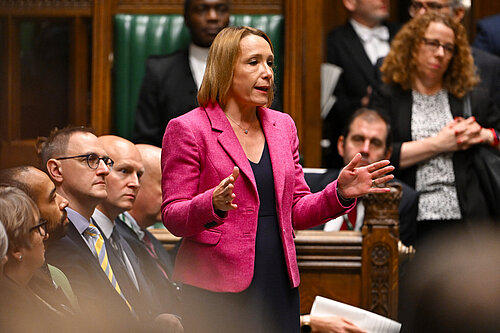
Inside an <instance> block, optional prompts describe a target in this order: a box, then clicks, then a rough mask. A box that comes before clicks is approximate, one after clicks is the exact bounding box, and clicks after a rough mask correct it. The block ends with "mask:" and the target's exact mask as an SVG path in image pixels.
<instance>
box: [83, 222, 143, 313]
mask: <svg viewBox="0 0 500 333" xmlns="http://www.w3.org/2000/svg"><path fill="white" fill-rule="evenodd" d="M85 233H86V234H87V235H89V236H90V241H91V243H92V245H93V246H94V248H95V251H96V254H97V258H98V259H99V264H100V265H101V268H102V270H103V271H104V274H106V276H107V277H108V279H109V282H111V284H112V285H113V288H115V290H116V292H117V293H118V294H119V295H120V296H121V297H122V298H123V300H124V301H125V303H127V306H128V308H129V309H130V311H132V312H133V310H132V307H131V306H130V303H129V302H128V301H127V299H126V298H125V296H124V295H123V293H122V291H121V289H120V286H119V285H118V281H116V278H115V276H114V274H113V270H112V269H111V265H110V264H109V261H108V254H107V252H106V245H105V244H104V239H103V238H102V235H101V233H100V232H99V229H97V227H96V226H95V225H93V224H90V225H89V227H88V228H87V229H86V230H85Z"/></svg>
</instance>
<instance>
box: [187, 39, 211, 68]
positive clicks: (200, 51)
mask: <svg viewBox="0 0 500 333" xmlns="http://www.w3.org/2000/svg"><path fill="white" fill-rule="evenodd" d="M208 50H209V48H208V47H201V46H198V45H195V44H193V43H191V44H189V56H190V57H193V58H194V59H196V60H198V61H200V62H204V63H206V62H207V58H208Z"/></svg>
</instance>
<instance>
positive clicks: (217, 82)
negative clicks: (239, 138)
mask: <svg viewBox="0 0 500 333" xmlns="http://www.w3.org/2000/svg"><path fill="white" fill-rule="evenodd" d="M248 35H256V36H259V37H262V38H264V39H265V40H266V42H267V43H268V44H269V46H270V47H271V51H272V52H273V53H274V49H273V44H272V43H271V40H270V39H269V37H268V36H267V35H266V34H265V33H264V32H263V31H261V30H259V29H255V28H252V27H246V26H243V27H227V28H224V29H223V30H222V31H221V32H219V33H218V34H217V37H215V40H214V42H213V43H212V46H211V47H210V51H209V52H208V58H207V67H206V69H205V75H204V76H203V81H202V83H201V87H200V91H199V92H198V103H199V104H200V105H201V106H207V105H208V104H209V103H215V102H217V103H219V105H220V106H221V107H222V108H224V107H225V105H226V102H227V93H228V91H229V88H230V87H231V84H232V82H233V75H234V67H235V65H236V61H237V59H238V57H239V56H240V55H241V50H240V42H241V40H242V39H243V38H244V37H246V36H248ZM273 97H274V81H273V82H271V88H270V89H269V92H268V102H267V105H266V106H270V105H271V103H272V101H273Z"/></svg>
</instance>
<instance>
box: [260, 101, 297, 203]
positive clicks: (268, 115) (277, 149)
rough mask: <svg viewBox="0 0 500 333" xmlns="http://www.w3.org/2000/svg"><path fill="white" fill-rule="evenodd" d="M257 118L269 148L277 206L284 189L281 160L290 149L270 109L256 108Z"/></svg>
mask: <svg viewBox="0 0 500 333" xmlns="http://www.w3.org/2000/svg"><path fill="white" fill-rule="evenodd" d="M258 112H259V118H260V121H261V125H262V130H263V131H264V136H265V137H266V141H267V146H268V148H269V155H270V157H271V165H272V167H273V177H274V189H275V193H276V204H277V207H281V203H282V202H281V201H282V198H283V192H284V190H285V174H286V170H285V168H284V166H285V165H286V164H284V163H283V161H285V160H286V155H285V152H286V151H287V150H288V151H290V146H289V144H288V141H287V140H286V139H285V138H286V137H287V133H284V131H283V130H282V129H281V128H279V127H278V126H277V124H276V120H275V119H273V118H272V113H273V112H274V111H271V110H269V109H266V108H258Z"/></svg>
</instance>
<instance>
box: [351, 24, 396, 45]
mask: <svg viewBox="0 0 500 333" xmlns="http://www.w3.org/2000/svg"><path fill="white" fill-rule="evenodd" d="M349 22H350V23H351V25H352V27H353V29H354V31H355V32H356V34H357V35H358V36H359V38H361V40H362V41H363V42H368V41H370V40H371V39H373V38H376V39H378V40H382V41H389V28H387V27H386V26H385V25H378V26H376V27H373V28H369V27H367V26H366V25H363V24H361V23H359V22H357V21H355V20H353V19H350V20H349Z"/></svg>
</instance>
